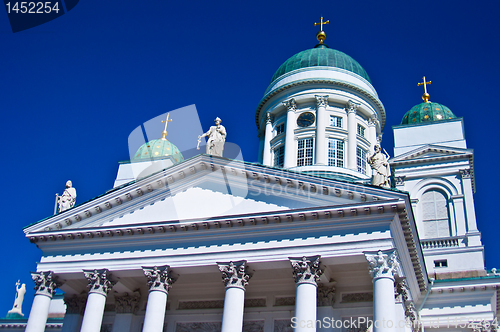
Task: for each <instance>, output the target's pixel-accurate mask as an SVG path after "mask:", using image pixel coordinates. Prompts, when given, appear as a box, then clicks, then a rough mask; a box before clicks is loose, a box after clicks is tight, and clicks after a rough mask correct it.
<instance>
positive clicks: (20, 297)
mask: <svg viewBox="0 0 500 332" xmlns="http://www.w3.org/2000/svg"><path fill="white" fill-rule="evenodd" d="M24 294H26V284H22V285H21V282H20V281H19V280H18V281H17V282H16V299H15V300H14V306H13V307H12V309H11V310H9V312H8V313H9V314H19V315H21V316H24V315H23V312H22V306H23V301H24Z"/></svg>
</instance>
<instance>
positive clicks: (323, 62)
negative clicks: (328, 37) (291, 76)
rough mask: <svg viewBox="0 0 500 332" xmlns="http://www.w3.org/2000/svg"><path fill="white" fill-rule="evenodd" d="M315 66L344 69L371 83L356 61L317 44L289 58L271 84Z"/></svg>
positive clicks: (275, 74)
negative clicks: (297, 71) (297, 70)
mask: <svg viewBox="0 0 500 332" xmlns="http://www.w3.org/2000/svg"><path fill="white" fill-rule="evenodd" d="M317 66H326V67H335V68H341V69H345V70H348V71H350V72H352V73H355V74H358V75H359V76H361V77H363V78H364V79H366V80H367V81H368V82H370V83H371V81H370V77H368V74H367V73H366V71H365V70H364V69H363V67H361V66H360V64H359V63H358V62H357V61H356V60H354V59H353V58H351V57H350V56H348V55H347V54H345V53H343V52H340V51H337V50H334V49H331V48H329V47H328V46H327V45H325V44H318V45H316V47H314V48H312V49H309V50H305V51H302V52H300V53H297V54H295V55H293V56H292V57H290V58H289V59H288V60H286V61H285V62H284V63H283V64H282V65H281V66H280V67H279V68H278V70H277V71H276V72H275V73H274V75H273V78H272V80H271V82H273V81H274V80H275V79H277V78H278V77H280V76H281V75H283V74H286V73H289V72H291V71H292V70H295V69H300V68H307V67H317Z"/></svg>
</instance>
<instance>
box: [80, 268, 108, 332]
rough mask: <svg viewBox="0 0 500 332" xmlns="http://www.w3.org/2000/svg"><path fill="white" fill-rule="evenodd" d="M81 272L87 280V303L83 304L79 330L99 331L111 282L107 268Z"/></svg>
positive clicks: (85, 331)
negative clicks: (83, 310)
mask: <svg viewBox="0 0 500 332" xmlns="http://www.w3.org/2000/svg"><path fill="white" fill-rule="evenodd" d="M83 273H84V274H85V278H87V280H88V282H89V284H88V286H87V287H88V288H89V295H88V297H87V304H86V305H85V313H84V314H83V321H82V329H81V330H80V332H99V331H101V325H102V316H103V315H104V306H105V305H106V297H107V296H108V292H109V291H110V290H111V287H113V284H112V283H111V281H110V280H109V277H110V275H109V271H108V269H101V270H83Z"/></svg>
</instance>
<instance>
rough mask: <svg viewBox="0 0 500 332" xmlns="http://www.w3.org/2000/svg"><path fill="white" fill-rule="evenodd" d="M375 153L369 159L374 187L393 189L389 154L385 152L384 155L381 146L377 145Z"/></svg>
mask: <svg viewBox="0 0 500 332" xmlns="http://www.w3.org/2000/svg"><path fill="white" fill-rule="evenodd" d="M374 150H375V152H374V153H373V154H372V155H371V157H370V158H369V159H368V162H369V163H370V166H371V168H372V185H374V186H379V187H383V188H390V187H391V167H390V166H389V158H390V157H389V154H388V153H387V152H386V151H385V150H384V152H385V155H384V154H383V153H382V148H381V147H380V145H378V144H376V145H375V147H374Z"/></svg>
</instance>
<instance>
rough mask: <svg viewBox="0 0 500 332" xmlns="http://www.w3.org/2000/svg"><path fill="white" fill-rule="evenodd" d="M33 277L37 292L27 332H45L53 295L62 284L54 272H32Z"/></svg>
mask: <svg viewBox="0 0 500 332" xmlns="http://www.w3.org/2000/svg"><path fill="white" fill-rule="evenodd" d="M31 277H32V278H33V281H34V282H35V290H36V292H35V298H34V300H33V305H32V306H31V312H30V316H29V318H28V324H27V326H26V330H25V332H43V331H45V323H47V317H48V316H49V307H50V301H51V300H52V295H54V292H55V289H56V288H57V287H59V286H60V285H61V284H60V283H59V281H58V280H57V278H56V277H55V276H54V273H53V272H52V271H48V272H32V273H31Z"/></svg>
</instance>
